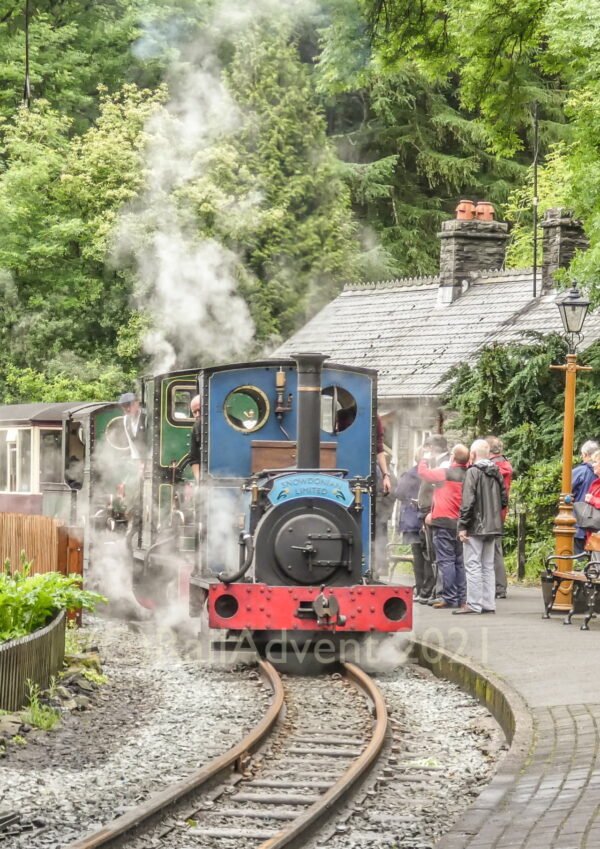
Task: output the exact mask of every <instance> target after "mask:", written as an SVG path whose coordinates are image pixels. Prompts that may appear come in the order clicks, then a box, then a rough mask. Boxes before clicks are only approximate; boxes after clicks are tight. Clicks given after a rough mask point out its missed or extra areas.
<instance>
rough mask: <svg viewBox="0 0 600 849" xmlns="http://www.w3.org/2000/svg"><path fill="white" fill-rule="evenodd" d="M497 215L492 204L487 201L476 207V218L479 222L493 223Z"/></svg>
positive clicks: (482, 201)
mask: <svg viewBox="0 0 600 849" xmlns="http://www.w3.org/2000/svg"><path fill="white" fill-rule="evenodd" d="M495 215H496V210H495V209H494V207H493V206H492V204H491V203H488V202H487V201H486V200H480V201H479V203H478V204H477V206H476V207H475V218H477V220H478V221H493V220H494V217H495Z"/></svg>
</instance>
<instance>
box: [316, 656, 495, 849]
mask: <svg viewBox="0 0 600 849" xmlns="http://www.w3.org/2000/svg"><path fill="white" fill-rule="evenodd" d="M376 680H377V683H378V685H379V687H380V689H381V691H382V693H383V695H384V697H385V700H386V704H387V706H388V710H389V714H390V721H391V725H392V732H393V738H392V742H391V745H390V746H389V747H388V756H387V760H386V757H385V755H384V756H383V757H382V758H381V760H380V762H379V764H378V767H377V768H376V780H375V782H374V784H373V785H372V786H371V788H370V789H369V790H368V791H367V792H366V794H364V795H363V796H361V797H359V798H358V799H356V800H353V801H352V802H351V803H350V804H349V806H348V807H347V808H346V809H345V810H344V811H343V813H342V815H341V816H340V817H339V818H338V819H337V821H336V820H334V821H333V823H332V824H331V825H330V827H329V828H328V829H327V831H328V832H329V833H331V832H332V831H335V829H336V827H337V833H334V834H333V835H332V836H331V837H330V839H329V840H328V841H327V842H326V844H325V845H326V846H327V849H358V847H367V846H368V847H370V849H431V847H433V845H434V843H435V841H436V840H437V839H438V838H439V837H440V836H441V835H442V834H445V833H446V832H447V831H448V830H449V829H450V828H451V827H452V825H453V824H454V823H455V822H456V821H457V819H458V818H459V817H460V815H461V813H462V812H464V811H465V809H466V808H467V807H468V806H469V805H470V804H471V802H473V800H474V799H475V798H476V797H477V796H478V795H479V793H480V792H481V790H482V789H483V787H484V786H485V785H486V784H488V783H489V781H490V780H491V779H492V777H493V774H494V772H495V770H496V768H497V766H498V761H499V759H500V758H501V757H502V755H503V754H504V753H505V751H506V749H507V744H506V739H505V737H504V734H503V732H502V729H501V728H500V726H499V725H498V723H497V722H496V720H495V719H494V718H493V717H492V715H491V714H490V713H489V711H488V710H487V709H486V708H485V707H483V706H482V705H480V704H479V703H478V702H477V701H476V700H475V699H473V698H471V697H470V696H468V695H466V694H465V693H464V692H463V691H462V690H461V689H459V688H458V687H457V686H456V685H454V684H449V683H448V682H446V681H442V680H440V679H438V678H436V677H435V676H434V675H433V674H432V673H431V672H429V671H428V670H425V669H423V668H422V667H419V666H413V665H412V664H409V665H407V666H404V667H402V668H401V669H398V670H395V671H394V672H392V673H388V674H385V675H379V676H377V677H376ZM322 845H323V844H322V843H321V842H320V841H319V840H317V841H315V843H314V844H313V845H312V846H311V849H316V847H321V846H322Z"/></svg>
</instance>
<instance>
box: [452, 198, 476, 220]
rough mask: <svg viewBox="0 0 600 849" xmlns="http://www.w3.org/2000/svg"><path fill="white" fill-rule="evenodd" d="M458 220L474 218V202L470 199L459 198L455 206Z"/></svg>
mask: <svg viewBox="0 0 600 849" xmlns="http://www.w3.org/2000/svg"><path fill="white" fill-rule="evenodd" d="M456 218H457V219H458V221H471V220H472V219H473V218H475V204H474V203H473V201H472V200H461V201H459V204H458V206H457V207H456Z"/></svg>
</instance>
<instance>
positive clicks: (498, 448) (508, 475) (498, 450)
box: [485, 436, 513, 598]
mask: <svg viewBox="0 0 600 849" xmlns="http://www.w3.org/2000/svg"><path fill="white" fill-rule="evenodd" d="M485 441H486V442H487V444H488V445H489V446H490V457H489V459H490V460H491V461H492V463H495V464H496V465H497V466H498V468H499V469H500V473H501V475H502V480H503V481H504V486H505V488H506V495H507V496H508V494H509V492H510V484H511V481H512V477H513V467H512V466H511V464H510V460H509V459H508V458H507V457H506V456H505V455H504V445H503V444H502V440H501V439H499V438H498V437H497V436H486V438H485ZM507 511H508V507H505V508H504V510H503V511H502V522H504V520H505V519H506V513H507ZM494 572H495V577H496V598H506V588H507V585H508V584H507V580H506V566H505V565H504V553H503V551H502V537H501V536H498V537H496V543H495V548H494Z"/></svg>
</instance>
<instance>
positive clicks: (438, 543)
mask: <svg viewBox="0 0 600 849" xmlns="http://www.w3.org/2000/svg"><path fill="white" fill-rule="evenodd" d="M427 460H428V457H427V456H425V457H424V458H423V459H422V460H421V462H420V463H419V466H418V469H417V471H418V473H419V475H420V477H421V478H423V480H426V481H429V482H430V483H432V484H435V489H434V490H433V501H432V505H431V520H430V524H431V528H432V530H433V544H434V546H435V554H436V562H437V566H438V570H439V572H440V575H441V579H442V593H441V599H440V600H439V601H436V602H434V604H433V605H432V606H433V607H434V608H435V609H442V608H448V607H462V605H464V603H465V601H466V597H467V588H466V581H465V567H464V564H463V545H462V542H459V541H458V539H457V536H456V525H457V521H458V516H459V513H460V506H461V498H462V487H463V481H464V479H465V475H466V472H467V463H468V462H469V449H468V448H467V447H466V445H455V446H454V448H453V449H452V453H451V454H450V466H449V467H448V468H445V467H442V468H437V469H430V468H429V466H428V465H427Z"/></svg>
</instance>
